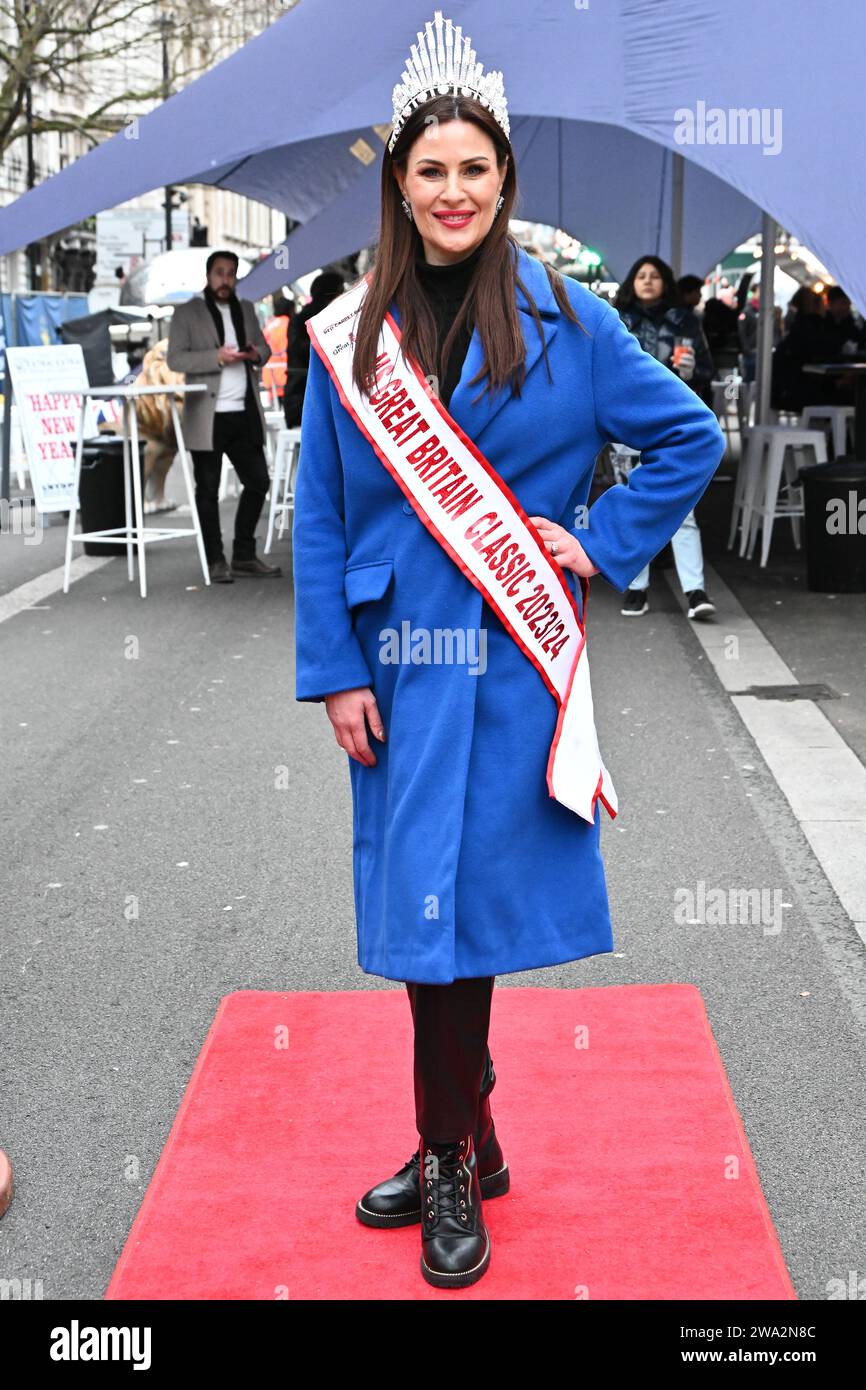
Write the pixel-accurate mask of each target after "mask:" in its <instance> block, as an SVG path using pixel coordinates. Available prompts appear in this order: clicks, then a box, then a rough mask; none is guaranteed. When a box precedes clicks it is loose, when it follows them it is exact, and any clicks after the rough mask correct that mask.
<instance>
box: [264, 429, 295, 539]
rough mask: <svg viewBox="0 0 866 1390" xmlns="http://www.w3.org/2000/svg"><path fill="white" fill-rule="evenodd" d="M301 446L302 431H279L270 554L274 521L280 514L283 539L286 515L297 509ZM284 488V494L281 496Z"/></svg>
mask: <svg viewBox="0 0 866 1390" xmlns="http://www.w3.org/2000/svg"><path fill="white" fill-rule="evenodd" d="M300 448H301V431H300V428H299V427H298V428H296V429H291V430H287V429H281V430H279V431H278V432H277V445H276V451H275V454H274V476H273V478H272V479H271V505H270V511H269V513H268V538H267V540H266V541H265V550H264V553H265V554H266V555H268V554H269V553H270V549H271V541H272V540H273V536H274V522H275V520H276V518H277V515H279V518H280V526H279V530H278V532H277V539H278V540H281V539H282V535H283V531H284V530H285V529H286V517H287V515H288V513H289V512H293V511H294V510H295V492H294V483H295V474H296V472H297V467H298V459H299V456H300ZM280 489H282V496H280Z"/></svg>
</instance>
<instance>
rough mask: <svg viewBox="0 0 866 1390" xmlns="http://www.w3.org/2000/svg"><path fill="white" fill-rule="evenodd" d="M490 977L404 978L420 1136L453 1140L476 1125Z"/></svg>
mask: <svg viewBox="0 0 866 1390" xmlns="http://www.w3.org/2000/svg"><path fill="white" fill-rule="evenodd" d="M494 979H495V976H493V975H482V976H480V977H479V978H477V979H466V980H454V981H452V983H451V984H450V985H422V984H417V983H415V982H413V981H407V982H406V989H407V991H408V994H409V1004H410V1006H411V1008H412V1020H413V1022H414V1025H415V1124H416V1126H417V1128H418V1133H419V1134H420V1135H421V1137H422V1138H423V1139H426V1140H432V1141H433V1142H434V1143H436V1144H449V1143H456V1141H457V1140H458V1139H462V1138H463V1137H464V1136H465V1135H467V1134H471V1133H472V1131H473V1130H474V1129H475V1123H476V1119H477V1114H478V1098H479V1093H480V1090H481V1082H482V1078H484V1079H486V1077H487V1074H488V1071H489V1068H490V1065H491V1062H490V1053H489V1051H488V1048H487V1033H488V1029H489V1027H490V1005H491V1001H492V995H493V983H494Z"/></svg>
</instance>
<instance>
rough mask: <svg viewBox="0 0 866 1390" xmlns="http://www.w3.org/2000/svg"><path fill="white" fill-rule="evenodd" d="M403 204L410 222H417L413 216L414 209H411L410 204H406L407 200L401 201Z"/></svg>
mask: <svg viewBox="0 0 866 1390" xmlns="http://www.w3.org/2000/svg"><path fill="white" fill-rule="evenodd" d="M401 202H402V204H403V211H404V212H405V214H406V216H407V217H408V218H409V221H410V222H414V221H415V218H414V217H413V216H412V209H411V208H410V206H409V204H408V203H407V202H406V199H405V198H403V199H401Z"/></svg>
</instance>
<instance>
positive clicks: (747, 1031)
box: [0, 468, 866, 1299]
mask: <svg viewBox="0 0 866 1390" xmlns="http://www.w3.org/2000/svg"><path fill="white" fill-rule="evenodd" d="M725 471H726V470H725V469H724V468H723V470H722V472H723V473H724V472H725ZM731 496H732V484H731V483H726V482H724V481H720V482H715V483H714V484H713V485H712V486H711V487H710V489H709V490H708V492H707V494H706V495H705V498H704V499H703V500H702V502H701V504H700V506H699V509H698V517H699V520H700V522H701V526H702V532H703V536H704V543H705V552H706V555H707V560H708V564H709V567H710V568H709V570H708V581H707V588H708V590H709V592H710V594H711V596H714V595H713V587H712V584H711V582H710V576H711V575H717V576H718V578H719V582H720V586H721V587H720V589H719V594H722V595H723V599H724V601H723V602H720V608H719V613H718V616H717V623H716V624H715V625H713V626H714V627H716V628H717V631H718V632H721V633H723V634H724V633H726V632H727V631H728V628H729V627H730V628H731V629H732V630H734V629H736V630H740V629H739V628H737V624H740V625H742V623H743V622H744V621H745V620H751V622H752V623H754V624H755V625H756V627H757V628H758V629H759V630H760V634H761V637H762V639H763V640H764V641H766V643H768V644H769V645H770V646H771V647H772V648H773V649H774V650H775V652H776V653H777V654H778V658H779V659H780V660H781V661H782V662H783V663H784V664H785V665H787V667H788V668H789V669H790V671H791V672H792V673H793V678H794V679H795V680H796V681H799V682H802V683H811V682H823V683H825V684H827V685H829V686H831V687H832V689H833V690H834V691H836V692H837V693H838V699H834V698H828V699H826V700H821V701H818V702H811V703H816V704H817V705H818V707H819V712H820V713H821V714H822V715H823V716H824V717H825V718H826V720H827V721H829V723H830V724H831V725H832V727H833V730H834V731H836V732H837V733H838V735H839V737H840V739H841V740H842V741H843V742H844V745H845V748H846V750H847V751H849V752H850V753H851V754H852V755H853V758H852V764H851V765H846V769H847V770H846V771H845V772H843V774H842V783H844V777H845V776H849V775H852V776H854V777H855V780H856V776H857V773H856V771H855V770H854V769H859V770H860V772H862V770H863V761H864V758H866V682H864V664H866V641H864V638H866V596H862V595H847V596H843V595H838V596H836V597H835V598H831V597H829V596H826V595H817V594H811V593H809V592H808V590H807V589H806V582H805V568H804V565H803V560H802V556H798V554H797V553H796V551H794V549H793V547H792V546H791V544H790V540H789V538H788V536H786V534H785V528H784V527H780V528H779V532H778V536H777V537H774V544H773V551H772V554H771V561H770V564H769V565H768V567H767V569H766V570H765V571H761V570H760V569H759V568H758V566H757V563H756V562H752V563H751V564H747V563H746V562H740V561H739V560H737V559H735V558H733V557H732V556H731V555H730V554H729V552H727V550H726V540H727V518H728V515H729V510H730V500H731ZM222 514H223V528H224V534H226V535H230V534H231V523H232V517H233V503H232V502H228V503H226V504H224V505H223V509H222ZM162 521H163V518H160V523H162ZM166 521H170V518H166ZM177 524H179V525H184V524H188V523H187V519H186V518H183V517H182V516H178V519H177ZM262 533H263V528H260V534H262ZM26 539H27V538H26V537H23V536H21V535H13V534H9V533H8V532H7V533H5V534H3V535H2V536H0V669H2V672H3V686H2V701H0V721H2V723H0V732H2V739H3V758H2V768H3V772H2V786H3V796H2V801H0V804H2V813H0V814H2V823H0V833H2V837H3V846H4V855H3V862H4V865H5V871H4V874H3V878H2V885H0V912H2V923H3V930H2V935H0V1016H2V1030H3V1038H4V1046H3V1050H2V1060H0V1094H2V1096H3V1102H2V1114H0V1148H2V1149H5V1150H6V1152H7V1153H8V1155H9V1157H10V1159H11V1161H12V1163H13V1165H14V1169H15V1196H14V1199H13V1201H12V1203H11V1205H10V1207H9V1209H8V1211H7V1212H6V1214H5V1216H3V1218H2V1221H0V1279H15V1278H20V1279H22V1280H25V1279H28V1278H29V1279H31V1280H34V1281H35V1280H40V1281H41V1284H42V1291H43V1296H44V1297H45V1298H60V1299H72V1298H86V1299H99V1298H101V1297H102V1295H103V1293H104V1290H105V1287H106V1285H107V1283H108V1281H109V1278H110V1276H111V1272H112V1270H113V1267H114V1264H115V1262H116V1260H117V1258H118V1255H119V1253H120V1251H121V1249H122V1247H123V1244H124V1241H125V1239H126V1236H127V1233H128V1231H129V1228H130V1225H131V1223H132V1220H133V1218H134V1216H135V1214H136V1211H137V1209H138V1206H139V1204H140V1202H141V1198H142V1196H143V1194H144V1191H145V1189H146V1187H147V1183H148V1181H149V1179H150V1176H151V1174H152V1172H153V1170H154V1167H155V1165H156V1163H157V1160H158V1158H159V1155H160V1152H161V1150H162V1147H163V1145H164V1143H165V1140H166V1137H167V1135H168V1132H169V1129H170V1127H171V1124H172V1122H173V1120H174V1117H175V1114H176V1112H177V1108H178V1106H179V1104H180V1101H181V1098H182V1096H183V1092H184V1089H185V1087H186V1084H187V1082H188V1080H189V1076H190V1073H191V1070H192V1067H193V1064H194V1062H195V1059H196V1056H197V1055H198V1052H199V1049H200V1047H201V1044H202V1041H203V1039H204V1037H205V1034H206V1032H207V1029H208V1026H209V1024H210V1022H211V1020H212V1018H213V1014H214V1011H215V1009H216V1007H217V1004H218V1001H219V999H220V998H221V997H222V996H223V995H225V994H227V993H229V992H230V991H232V990H236V989H243V988H255V989H269V990H287V989H290V990H307V989H309V990H328V989H389V988H395V989H402V986H401V985H399V984H395V983H393V982H389V981H385V980H382V979H380V978H379V977H377V976H368V975H365V974H363V972H361V971H360V970H359V968H358V966H357V962H356V945H355V928H354V913H353V901H352V856H351V849H352V835H351V832H352V812H351V796H350V789H349V777H348V772H347V765H346V758H345V755H344V754H343V753H342V752H341V751H340V750H339V749H338V748H337V747H336V744H335V743H334V740H333V735H332V733H331V729H330V725H329V723H328V721H327V718H326V716H325V714H324V711H323V709H322V707H321V706H319V705H310V704H298V703H296V702H295V700H294V677H293V668H292V647H293V644H292V602H291V579H290V575H291V551H290V542H289V540H288V538H287V537H286V538H284V539H283V540H282V541H281V542H279V543H278V544H276V545H275V547H274V551H273V552H272V554H271V555H270V556H269V557H268V558H269V559H271V560H276V561H277V562H279V563H281V564H282V565H283V569H284V574H283V577H282V578H280V579H276V580H259V579H248V580H246V579H245V580H239V581H237V582H236V583H235V584H234V585H217V586H212V587H211V588H205V586H204V585H203V582H202V577H201V573H200V571H198V572H197V570H196V557H195V552H194V549H193V544H192V542H191V541H179V542H176V543H171V544H166V545H157V546H153V547H151V548H150V550H149V554H148V586H149V592H148V597H147V599H146V600H141V599H140V598H139V595H138V586H137V583H133V584H130V583H129V582H128V580H127V577H126V562H125V560H123V559H111V560H108V561H97V562H95V564H92V565H86V564H83V565H81V566H80V568H81V571H82V572H81V577H80V578H78V579H76V581H75V582H74V583H73V584H72V586H71V588H70V591H69V593H68V594H66V595H64V594H63V593H62V592H60V591H59V589H58V587H57V579H56V574H55V572H56V571H57V570H58V568H59V567H60V566H61V565H62V562H63V546H64V539H65V529H64V528H63V527H62V526H57V525H52V526H49V527H47V528H46V529H45V531H44V532H43V534H42V536H41V538H40V540H39V543H38V544H33V545H28V544H26ZM51 575H55V577H54V578H53V579H46V578H45V577H46V576H51ZM672 579H673V575H672V572H671V571H670V570H669V569H666V568H665V557H664V556H662V557H660V561H659V562H658V563H657V564H656V566H655V567H654V574H653V581H652V587H651V593H650V597H651V604H652V607H651V611H650V612H649V613H648V614H647V615H646V616H645V617H643V618H640V619H625V618H622V617H621V616H620V612H619V606H620V596H619V595H618V594H617V593H616V592H615V591H614V590H612V589H611V588H610V587H609V586H608V585H606V584H605V583H604V581H603V580H602V579H600V578H598V579H596V580H595V581H594V582H593V584H592V589H591V594H590V608H589V630H588V632H589V650H590V652H591V659H592V679H593V693H594V697H595V703H596V715H597V724H598V729H599V739H600V744H601V747H602V750H603V753H604V757H605V762H606V763H607V766H608V768H609V769H610V771H611V774H612V776H613V778H614V781H615V784H616V788H617V793H618V796H619V802H620V813H619V815H618V817H617V818H616V820H615V821H611V820H609V819H608V818H607V816H606V815H604V816H603V829H602V849H603V853H604V856H605V861H606V866H607V878H608V886H609V892H610V900H611V909H612V916H613V921H614V933H615V942H616V950H615V951H614V952H613V953H612V954H609V955H603V956H597V957H591V958H589V959H587V960H582V961H575V962H571V963H569V964H567V965H563V966H557V967H553V968H549V969H545V970H541V971H531V972H525V973H518V974H512V975H507V976H501V977H499V979H498V981H497V990H498V989H507V988H512V987H519V986H522V985H524V986H525V985H534V986H538V985H546V986H549V987H551V988H580V987H593V986H604V985H608V984H622V983H632V982H641V983H643V982H650V983H652V982H659V983H662V982H669V981H687V982H689V983H693V984H695V985H696V986H697V987H698V988H699V989H700V990H701V993H702V995H703V998H704V1001H705V1004H706V1007H707V1010H708V1014H709V1017H710V1021H711V1025H712V1028H713V1033H714V1036H715V1039H716V1042H717V1044H718V1047H719V1050H720V1052H721V1056H722V1058H723V1060H724V1064H725V1067H726V1070H727V1075H728V1079H729V1081H730V1084H731V1088H732V1091H733V1095H734V1098H735V1101H736V1104H737V1107H738V1110H739V1112H740V1115H741V1116H742V1119H743V1123H744V1126H745V1130H746V1133H747V1135H748V1139H749V1143H750V1145H751V1149H752V1153H753V1155H754V1158H755V1162H756V1164H757V1168H758V1172H759V1175H760V1178H761V1182H762V1185H763V1190H764V1193H765V1196H766V1198H767V1202H768V1204H769V1208H770V1212H771V1215H772V1218H773V1221H774V1223H775V1226H776V1230H777V1232H778V1235H779V1239H780V1241H781V1245H782V1249H783V1252H784V1254H785V1258H786V1261H787V1264H788V1268H789V1270H790V1272H791V1277H792V1279H793V1282H794V1285H795V1287H796V1289H797V1293H798V1295H799V1297H800V1298H802V1299H824V1298H827V1297H828V1289H829V1288H830V1287H831V1284H830V1281H831V1280H838V1279H842V1280H847V1279H848V1278H849V1273H850V1271H858V1270H859V1275H858V1277H861V1278H862V1275H863V1270H862V1267H861V1266H862V1251H863V1248H864V1237H866V1212H864V1204H863V1198H862V1192H863V1176H864V1175H863V1168H864V1159H863V1130H862V1115H863V1111H864V1105H863V1101H864V1082H863V1078H864V1074H866V1067H864V1061H866V1058H864V1051H866V1048H864V1028H863V1024H864V1020H866V969H864V964H866V947H864V941H863V939H862V937H861V935H860V933H859V932H858V929H857V925H856V919H855V917H854V916H852V914H851V912H850V911H849V910H846V907H845V905H844V903H843V900H842V898H841V897H840V896H839V892H837V888H836V887H835V886H834V883H833V881H832V880H831V878H830V877H828V874H827V873H826V872H825V869H824V868H823V867H822V863H821V859H820V857H819V856H818V855H817V854H816V852H815V848H814V846H813V844H812V842H811V841H810V839H809V837H808V835H807V833H806V832H805V830H804V820H803V817H802V816H801V815H800V814H799V812H798V809H797V806H796V804H792V801H791V800H790V799H789V796H788V794H787V793H786V790H785V789H784V786H783V783H784V782H785V777H784V766H783V765H782V764H780V763H778V762H777V761H776V753H775V748H776V745H775V744H774V743H772V740H771V741H770V742H769V743H768V744H767V750H768V751H767V756H766V757H765V756H764V754H763V753H762V751H761V746H760V744H759V742H758V741H756V739H755V737H754V736H753V734H752V732H750V729H749V727H748V726H747V724H746V722H744V718H743V714H742V707H741V706H739V707H738V704H737V701H736V698H735V697H734V696H733V695H732V694H731V692H730V690H729V689H728V688H726V687H725V685H724V683H723V681H722V680H721V679H720V676H719V673H718V669H717V666H716V665H715V664H714V660H713V652H712V650H711V646H712V644H710V645H706V644H705V642H703V641H702V640H701V636H700V634H699V633H698V630H697V625H696V624H693V623H690V622H688V620H687V619H686V618H685V616H684V613H683V611H682V608H681V606H680V596H679V594H678V590H677V586H676V583H675V581H674V582H673V583H672V582H671V580H672ZM25 583H33V584H35V585H36V587H35V588H34V589H32V590H27V591H26V592H25V597H26V596H27V595H34V597H33V598H30V599H28V601H27V603H26V604H25V606H20V605H19V603H18V600H17V599H16V595H19V596H20V589H21V586H22V585H23V584H25ZM40 583H41V587H40ZM52 585H53V587H52ZM728 594H730V595H731V596H732V597H731V598H730V599H729V598H728V597H727V595H728ZM4 604H5V608H4ZM743 615H745V619H744V616H743ZM707 626H709V625H707ZM704 635H705V634H704ZM794 760H795V761H796V759H794ZM774 767H775V769H776V770H775V771H774ZM283 769H287V770H288V771H287V775H283V772H282V770H283ZM839 790H840V792H844V790H845V788H844V785H841V784H840V787H839ZM701 885H703V886H704V887H703V890H702V889H701ZM710 889H722V890H723V891H724V892H725V893H727V892H728V891H729V890H734V891H735V892H736V893H743V892H749V891H753V892H758V893H760V892H763V893H764V894H765V899H762V900H761V901H762V902H764V901H766V903H767V904H772V913H771V914H770V915H767V916H764V917H762V918H761V920H753V921H750V922H749V923H748V924H740V922H739V921H731V922H729V924H727V925H711V924H710V922H709V915H708V914H706V913H705V912H703V911H702V909H701V907H700V904H701V902H702V899H701V893H702V891H704V892H706V891H709V890H710ZM689 895H692V896H691V899H689ZM684 899H685V900H691V901H692V902H693V903H694V904H696V907H695V910H694V911H689V912H688V913H687V914H686V920H683V913H682V911H679V910H678V908H677V904H678V903H681V902H682V901H683V900H684ZM494 1027H495V995H494ZM494 1055H495V1054H494ZM497 1127H498V1128H499V1124H498V1126H497ZM501 1137H502V1141H503V1145H504V1147H505V1148H506V1151H507V1142H508V1132H507V1120H506V1121H505V1122H504V1123H503V1125H502V1129H501ZM404 1141H405V1142H407V1143H408V1148H407V1149H406V1152H409V1150H410V1149H411V1147H412V1146H413V1145H414V1143H415V1141H416V1136H415V1135H414V1134H407V1135H405V1136H403V1137H402V1138H399V1137H398V1138H397V1139H396V1140H395V1152H394V1159H395V1163H394V1167H395V1170H396V1168H397V1167H398V1166H399V1164H400V1163H401V1162H402V1161H403V1159H404V1158H405V1153H404V1151H403V1144H404ZM383 1176H384V1175H383ZM612 1194H613V1196H614V1198H615V1189H612ZM166 1296H167V1297H170V1296H171V1295H170V1291H168V1290H167V1293H166Z"/></svg>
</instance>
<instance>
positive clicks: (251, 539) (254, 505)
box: [191, 410, 271, 565]
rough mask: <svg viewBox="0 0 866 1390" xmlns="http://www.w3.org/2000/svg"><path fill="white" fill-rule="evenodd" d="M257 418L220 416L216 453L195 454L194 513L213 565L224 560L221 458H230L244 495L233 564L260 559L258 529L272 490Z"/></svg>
mask: <svg viewBox="0 0 866 1390" xmlns="http://www.w3.org/2000/svg"><path fill="white" fill-rule="evenodd" d="M261 433H262V431H261V421H260V420H259V418H258V413H256V414H255V415H252V414H251V413H250V412H248V411H246V410H217V411H215V412H214V417H213V448H212V449H193V450H191V453H192V463H193V469H194V471H195V508H196V511H197V512H198V519H199V523H200V525H201V533H202V539H203V540H204V551H205V555H206V557H207V562H208V564H209V565H213V564H215V563H216V562H217V560H223V559H224V558H225V556H224V554H223V539H222V531H221V530H220V510H219V486H220V473H221V471H222V459H223V454H228V457H229V458H230V459H231V462H232V465H233V467H234V470H235V472H236V473H237V475H238V478H239V479H240V482H241V485H242V491H241V495H240V499H239V501H238V509H237V512H236V514H235V537H234V549H233V550H232V559H233V560H254V559H255V558H256V526H257V525H258V521H259V517H260V516H261V514H262V507H263V506H264V502H265V497H266V495H267V491H268V488H269V487H270V485H271V484H270V478H269V476H268V465H267V461H266V459H265V453H264V449H263V448H262V445H261V442H260V441H261Z"/></svg>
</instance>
